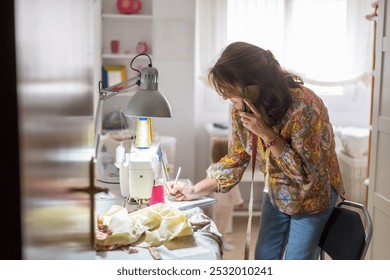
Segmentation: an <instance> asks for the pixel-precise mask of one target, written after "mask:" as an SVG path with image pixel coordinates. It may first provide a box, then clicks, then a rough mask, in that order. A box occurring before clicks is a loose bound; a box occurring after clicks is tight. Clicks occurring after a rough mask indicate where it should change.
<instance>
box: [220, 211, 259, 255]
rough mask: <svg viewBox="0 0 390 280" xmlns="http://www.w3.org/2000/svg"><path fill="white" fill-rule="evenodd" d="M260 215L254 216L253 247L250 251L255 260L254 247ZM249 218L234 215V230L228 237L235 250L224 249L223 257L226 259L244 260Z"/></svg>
mask: <svg viewBox="0 0 390 280" xmlns="http://www.w3.org/2000/svg"><path fill="white" fill-rule="evenodd" d="M259 221H260V218H259V217H253V220H252V235H251V247H250V252H249V259H252V260H253V254H254V248H255V244H256V239H257V233H258V230H259ZM247 223H248V218H247V217H234V218H233V231H232V233H230V234H228V239H229V240H230V244H232V245H233V246H234V247H235V249H234V250H230V251H227V250H224V252H223V256H222V257H223V259H224V260H243V259H244V251H245V239H246V228H247Z"/></svg>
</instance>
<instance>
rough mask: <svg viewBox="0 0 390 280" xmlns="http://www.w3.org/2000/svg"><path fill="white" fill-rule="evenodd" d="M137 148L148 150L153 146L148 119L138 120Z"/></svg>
mask: <svg viewBox="0 0 390 280" xmlns="http://www.w3.org/2000/svg"><path fill="white" fill-rule="evenodd" d="M136 125H137V127H136V133H135V134H136V138H135V146H136V147H137V148H138V149H148V148H150V145H151V144H152V139H151V131H150V120H149V119H148V118H144V117H142V118H139V119H138V120H137V124H136Z"/></svg>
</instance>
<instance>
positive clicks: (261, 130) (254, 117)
mask: <svg viewBox="0 0 390 280" xmlns="http://www.w3.org/2000/svg"><path fill="white" fill-rule="evenodd" d="M244 102H245V103H246V105H248V107H249V108H250V109H251V113H248V112H241V113H240V117H241V121H242V124H243V126H244V127H245V128H247V129H249V130H250V131H251V132H252V133H254V134H256V135H258V136H260V137H261V138H262V139H264V140H266V141H267V140H268V139H271V138H272V137H274V136H275V132H274V131H273V129H272V128H271V127H269V126H268V125H267V124H266V123H265V122H264V120H263V118H262V116H261V114H260V113H259V111H258V110H257V108H256V107H255V105H253V103H252V101H250V100H248V99H244Z"/></svg>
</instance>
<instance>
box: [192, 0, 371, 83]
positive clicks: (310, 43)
mask: <svg viewBox="0 0 390 280" xmlns="http://www.w3.org/2000/svg"><path fill="white" fill-rule="evenodd" d="M199 1H200V2H201V3H203V5H204V6H203V7H205V10H203V11H202V9H200V10H199V14H200V17H201V18H202V19H207V20H204V21H203V22H202V23H201V25H200V32H201V33H200V36H199V38H201V39H200V40H201V42H202V41H204V42H205V43H204V44H200V46H201V51H200V53H201V54H202V51H203V55H201V56H200V57H201V59H204V62H203V63H202V62H201V65H203V69H205V68H207V67H206V65H207V66H208V65H209V64H210V61H212V59H211V58H214V57H216V56H217V54H218V53H219V51H220V50H221V46H223V45H227V44H228V43H231V42H234V41H246V42H249V43H252V44H255V45H258V46H260V47H262V48H264V49H269V50H271V51H272V52H273V53H274V54H275V56H276V58H277V59H278V60H279V62H280V63H281V65H282V66H283V67H284V68H286V69H289V70H290V71H292V72H294V73H296V74H299V75H300V76H301V77H302V78H303V79H304V81H305V82H306V83H309V84H312V85H318V86H333V87H335V86H346V85H350V84H356V83H357V82H359V81H368V80H369V79H367V77H368V74H369V73H370V72H371V65H372V62H371V57H372V55H371V52H370V51H371V50H370V38H371V34H370V31H371V28H370V22H369V21H368V20H366V19H365V15H366V14H368V13H370V12H371V6H370V3H371V1H370V0H218V1H212V0H199ZM205 3H207V4H208V6H205V5H206V4H205ZM225 11H226V15H227V18H226V19H225V17H224V16H223V14H224V13H225ZM224 24H226V30H224V28H223V25H224ZM216 26H218V28H215V27H216ZM221 32H222V33H223V32H226V40H225V38H224V36H223V35H222V34H221ZM203 35H204V36H203ZM217 39H219V40H218V43H217V44H213V42H215V41H216V40H217ZM207 44H208V45H207ZM206 45H207V46H206ZM205 54H207V55H205Z"/></svg>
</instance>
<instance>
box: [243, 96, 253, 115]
mask: <svg viewBox="0 0 390 280" xmlns="http://www.w3.org/2000/svg"><path fill="white" fill-rule="evenodd" d="M241 111H242V112H246V113H251V109H249V107H248V105H246V103H245V101H244V99H243V100H242V110H241Z"/></svg>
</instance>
